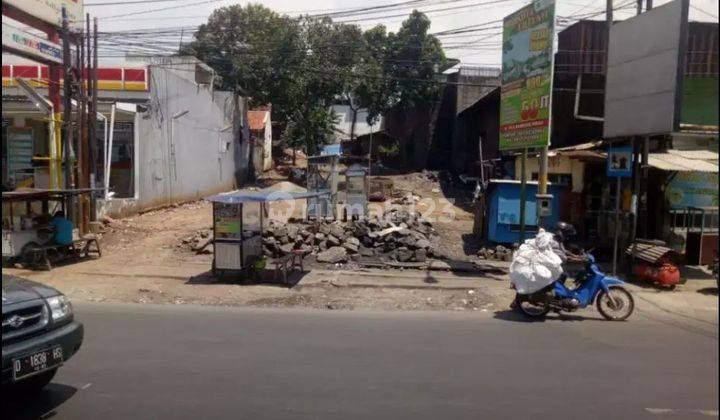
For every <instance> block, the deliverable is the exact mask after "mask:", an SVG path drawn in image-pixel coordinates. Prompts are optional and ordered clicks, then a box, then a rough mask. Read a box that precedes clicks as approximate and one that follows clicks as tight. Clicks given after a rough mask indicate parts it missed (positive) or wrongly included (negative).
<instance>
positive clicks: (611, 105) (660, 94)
mask: <svg viewBox="0 0 720 420" xmlns="http://www.w3.org/2000/svg"><path fill="white" fill-rule="evenodd" d="M688 7H689V0H674V1H671V2H669V3H667V4H664V5H662V6H659V7H656V8H654V9H652V10H648V11H647V12H645V13H643V14H640V15H638V16H635V17H633V18H630V19H627V20H624V21H622V22H618V23H615V24H613V25H612V28H611V29H610V43H609V50H608V64H607V65H608V67H607V79H606V87H605V120H604V124H603V136H604V137H605V138H614V137H624V136H635V135H651V134H663V133H672V132H674V131H677V130H678V128H679V125H680V117H681V105H682V101H683V90H684V89H683V86H682V85H683V73H684V71H683V62H684V60H685V52H686V44H687V40H686V38H687V33H688V29H687V22H688ZM638 40H642V42H639V41H638ZM688 57H693V55H688ZM699 88H700V89H703V88H707V86H704V87H703V86H702V85H701V86H699ZM692 99H693V100H700V101H707V100H708V99H707V97H705V95H701V96H700V97H697V96H696V97H694V98H692ZM711 99H712V97H711ZM715 101H716V102H717V96H715ZM700 106H701V107H702V104H700ZM688 107H693V105H692V101H691V102H690V103H689V104H688ZM695 107H697V104H696V105H695ZM689 111H690V109H688V112H689ZM686 116H687V115H686Z"/></svg>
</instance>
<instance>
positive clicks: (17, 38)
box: [2, 22, 62, 63]
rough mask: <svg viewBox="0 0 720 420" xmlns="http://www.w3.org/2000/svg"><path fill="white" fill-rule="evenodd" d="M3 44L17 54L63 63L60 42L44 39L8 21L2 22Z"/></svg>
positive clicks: (43, 60)
mask: <svg viewBox="0 0 720 420" xmlns="http://www.w3.org/2000/svg"><path fill="white" fill-rule="evenodd" d="M2 46H3V50H5V49H8V50H10V51H12V52H14V53H16V54H19V55H22V56H25V57H26V58H29V59H35V60H38V61H42V62H48V61H49V62H53V63H62V47H61V46H60V44H56V43H54V42H50V41H48V40H46V39H42V38H40V37H38V36H36V35H33V34H31V33H28V32H25V31H22V30H20V29H18V28H16V27H14V26H10V25H8V24H7V23H4V22H3V24H2Z"/></svg>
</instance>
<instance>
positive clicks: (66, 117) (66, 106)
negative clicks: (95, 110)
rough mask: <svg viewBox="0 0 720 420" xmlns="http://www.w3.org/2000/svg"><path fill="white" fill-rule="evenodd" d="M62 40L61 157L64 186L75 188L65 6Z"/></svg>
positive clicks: (68, 214) (69, 211) (70, 217)
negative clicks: (62, 128)
mask: <svg viewBox="0 0 720 420" xmlns="http://www.w3.org/2000/svg"><path fill="white" fill-rule="evenodd" d="M62 41H63V46H62V48H63V75H64V79H65V80H64V84H63V124H64V128H65V141H64V142H63V143H64V144H63V158H64V161H65V166H64V172H65V188H75V183H74V181H73V176H72V153H71V149H72V143H73V124H72V98H71V97H70V94H71V92H72V73H71V67H72V63H71V60H72V57H71V56H70V36H69V34H68V19H67V11H66V10H65V7H63V8H62ZM73 210H74V209H73V206H72V203H69V205H68V206H66V208H65V213H66V214H65V217H67V219H68V220H73V213H74V211H73Z"/></svg>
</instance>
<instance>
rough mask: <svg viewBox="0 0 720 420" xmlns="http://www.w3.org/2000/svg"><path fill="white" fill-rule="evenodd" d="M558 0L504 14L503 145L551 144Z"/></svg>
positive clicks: (510, 147) (502, 147) (507, 147)
mask: <svg viewBox="0 0 720 420" xmlns="http://www.w3.org/2000/svg"><path fill="white" fill-rule="evenodd" d="M554 34H555V0H535V1H533V2H532V3H531V4H529V5H527V6H525V7H523V8H522V9H520V10H518V11H517V12H515V13H513V14H511V15H509V16H507V17H505V19H504V20H503V49H502V76H501V83H502V86H501V88H500V92H501V98H500V150H513V149H524V148H530V147H544V146H548V145H549V144H550V111H551V97H552V65H553V55H554V54H553V49H554V48H553V39H554Z"/></svg>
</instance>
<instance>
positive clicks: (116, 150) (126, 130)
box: [97, 122, 135, 198]
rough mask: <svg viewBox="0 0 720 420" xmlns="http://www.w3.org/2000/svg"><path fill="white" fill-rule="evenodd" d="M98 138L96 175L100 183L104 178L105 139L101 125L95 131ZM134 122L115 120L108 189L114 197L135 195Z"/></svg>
mask: <svg viewBox="0 0 720 420" xmlns="http://www.w3.org/2000/svg"><path fill="white" fill-rule="evenodd" d="M97 138H98V146H99V147H98V151H99V155H98V160H99V161H100V162H101V163H100V164H99V165H98V177H99V181H98V182H100V183H102V182H103V180H104V179H105V170H104V169H105V164H104V156H105V140H104V133H103V127H102V125H100V127H98V131H97ZM134 160H135V124H134V123H132V122H116V123H115V129H114V138H113V145H112V154H111V163H110V191H111V192H113V193H115V194H114V195H113V197H114V198H131V197H134V196H135V161H134Z"/></svg>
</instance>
